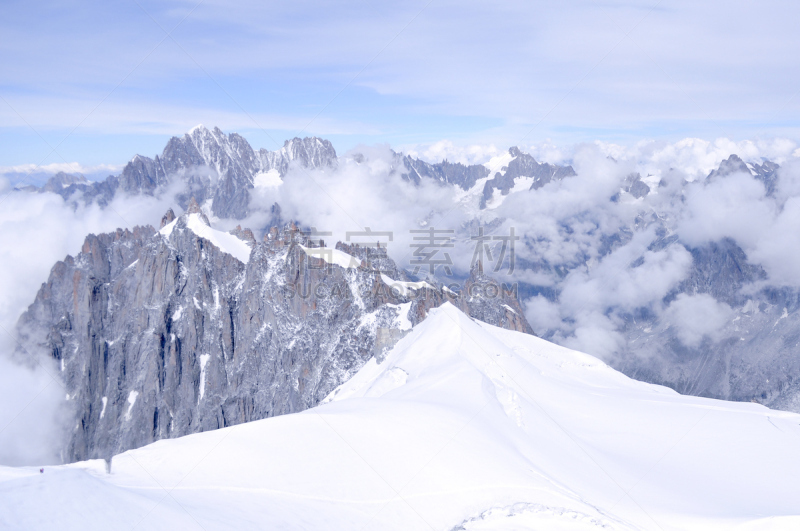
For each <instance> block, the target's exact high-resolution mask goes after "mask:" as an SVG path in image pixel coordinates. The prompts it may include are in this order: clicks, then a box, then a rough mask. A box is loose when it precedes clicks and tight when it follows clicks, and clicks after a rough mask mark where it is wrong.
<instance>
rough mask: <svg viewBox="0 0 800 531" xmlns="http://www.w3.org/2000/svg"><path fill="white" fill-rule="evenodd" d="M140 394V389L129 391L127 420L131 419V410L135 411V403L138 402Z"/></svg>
mask: <svg viewBox="0 0 800 531" xmlns="http://www.w3.org/2000/svg"><path fill="white" fill-rule="evenodd" d="M138 396H139V391H131V392H130V393H128V411H126V412H125V420H131V411H133V405H134V404H135V403H136V397H138Z"/></svg>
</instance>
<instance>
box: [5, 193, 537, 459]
mask: <svg viewBox="0 0 800 531" xmlns="http://www.w3.org/2000/svg"><path fill="white" fill-rule="evenodd" d="M161 225H162V226H161V228H160V229H159V230H156V229H155V228H153V227H150V226H146V227H136V228H134V229H133V230H127V229H126V230H122V229H119V230H117V231H116V232H115V233H110V234H100V235H97V236H95V235H89V236H88V237H87V238H86V241H85V243H84V245H83V248H82V249H81V252H80V253H79V254H78V255H77V256H75V257H72V256H68V257H67V258H66V259H65V260H63V261H60V262H58V263H57V264H56V265H55V266H53V269H52V271H51V274H50V277H49V279H48V280H47V282H46V283H45V284H43V285H42V287H41V289H40V290H39V293H38V294H37V296H36V299H35V301H34V302H33V304H32V305H31V306H30V308H29V309H28V310H27V311H26V312H25V313H24V314H23V315H22V317H21V318H20V320H19V324H18V335H19V336H20V337H21V338H22V343H23V344H24V345H25V348H24V349H23V350H22V351H21V352H20V355H24V354H26V353H29V352H30V353H34V354H33V355H36V354H38V353H40V354H41V355H44V356H51V357H52V358H55V359H56V360H57V361H58V362H59V363H60V367H61V377H62V378H63V379H64V382H65V384H66V388H67V392H68V402H69V404H70V405H71V406H72V411H73V414H74V419H75V422H74V423H72V424H71V425H73V426H74V429H73V430H72V432H71V433H70V438H69V442H68V445H67V448H66V450H65V452H64V456H63V457H64V459H65V460H66V461H76V460H83V459H88V458H95V457H107V456H109V455H113V454H116V453H119V452H121V451H124V450H128V449H130V448H136V447H139V446H142V445H145V444H148V443H150V442H153V441H156V440H159V439H162V438H172V437H179V436H182V435H187V434H190V433H196V432H200V431H208V430H213V429H218V428H223V427H226V426H232V425H236V424H239V423H242V422H248V421H252V420H257V419H262V418H266V417H271V416H275V415H282V414H286V413H292V412H296V411H302V410H304V409H307V408H309V407H312V406H314V405H316V404H318V403H319V402H320V401H321V400H322V399H323V398H325V396H327V395H328V394H329V393H330V392H331V391H332V390H333V389H334V388H336V386H338V385H339V384H341V383H342V382H344V381H346V380H347V379H348V378H349V377H350V376H351V375H352V374H354V373H355V372H356V371H357V370H358V369H360V368H361V367H362V366H363V365H364V364H365V363H367V361H368V360H370V359H372V358H373V357H376V356H377V357H378V358H380V356H382V355H383V354H382V353H383V350H384V347H387V346H390V345H392V344H393V342H395V341H396V340H397V339H399V337H401V336H402V335H403V334H404V333H406V332H407V331H408V330H409V329H410V328H411V327H412V325H415V324H417V323H419V322H420V321H422V320H423V319H424V318H425V316H426V314H427V312H428V311H429V310H430V308H432V307H436V306H439V305H441V304H443V303H444V302H447V301H450V302H452V303H454V304H456V305H457V306H459V307H460V308H462V309H464V310H465V311H467V312H468V313H469V314H470V315H473V316H475V317H476V318H479V319H482V320H484V321H486V322H490V323H493V324H497V325H499V326H503V327H506V328H509V329H513V330H519V331H522V332H528V333H530V332H531V329H530V326H529V325H528V323H527V321H526V320H525V317H524V313H523V311H522V308H521V306H520V305H519V303H518V302H517V300H516V297H515V294H514V293H513V292H512V291H511V290H510V288H508V289H507V288H506V287H505V286H503V285H500V284H497V283H496V282H494V281H492V280H491V279H489V278H488V277H486V276H485V275H483V273H482V269H481V268H480V267H476V268H475V270H474V271H473V274H472V275H471V277H470V278H469V279H468V280H467V284H466V288H468V289H467V290H466V291H465V292H464V294H463V295H462V294H459V293H456V292H454V291H451V290H450V289H446V288H444V287H441V286H436V285H432V284H431V283H429V282H414V281H410V280H409V279H408V278H407V277H406V276H405V273H404V272H403V271H401V270H398V268H397V267H396V265H395V263H394V262H393V261H392V260H391V259H390V258H389V257H388V256H387V254H386V249H385V248H381V247H377V248H372V247H360V246H358V245H346V244H341V243H340V244H337V245H336V246H335V248H326V247H325V246H324V242H322V241H321V240H318V239H311V237H310V235H309V234H307V233H304V232H302V231H300V230H299V229H298V228H297V227H296V226H294V225H289V226H287V227H285V228H284V229H283V230H279V229H278V228H277V227H273V228H272V229H271V230H270V231H268V232H267V233H266V234H265V236H264V238H263V240H262V241H260V242H259V241H256V239H255V238H254V236H253V234H252V232H251V231H249V230H247V229H241V228H238V229H236V230H235V231H233V234H230V233H225V232H221V231H218V230H215V229H214V228H212V227H211V226H210V224H209V221H208V218H207V216H206V215H205V213H204V212H203V211H202V209H201V208H200V207H199V205H198V204H197V202H195V201H194V200H191V202H190V204H189V205H188V209H187V210H186V212H185V213H184V214H182V215H181V216H179V217H177V218H176V217H175V215H174V213H173V212H172V211H171V210H170V211H169V212H167V214H166V215H165V216H164V219H163V220H162V223H161ZM490 285H492V286H491V287H490Z"/></svg>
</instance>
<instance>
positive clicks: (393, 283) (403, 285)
mask: <svg viewBox="0 0 800 531" xmlns="http://www.w3.org/2000/svg"><path fill="white" fill-rule="evenodd" d="M381 280H383V283H384V284H386V285H387V286H389V287H390V288H392V289H396V290H397V291H399V292H400V295H401V296H403V297H405V296H406V295H407V294H408V290H411V289H413V290H415V291H416V290H418V289H425V288H427V289H436V288H434V287H433V286H431V285H430V284H428V283H427V282H424V281H423V282H404V281H402V280H393V279H392V278H391V277H390V276H388V275H385V274H383V273H381Z"/></svg>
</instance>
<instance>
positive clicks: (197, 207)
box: [186, 196, 203, 214]
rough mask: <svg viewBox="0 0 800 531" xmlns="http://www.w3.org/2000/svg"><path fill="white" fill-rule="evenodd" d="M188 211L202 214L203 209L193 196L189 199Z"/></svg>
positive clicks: (188, 212)
mask: <svg viewBox="0 0 800 531" xmlns="http://www.w3.org/2000/svg"><path fill="white" fill-rule="evenodd" d="M186 213H187V214H202V213H203V210H202V209H201V208H200V205H198V204H197V199H195V198H194V196H192V198H191V199H190V200H189V204H188V205H187V206H186Z"/></svg>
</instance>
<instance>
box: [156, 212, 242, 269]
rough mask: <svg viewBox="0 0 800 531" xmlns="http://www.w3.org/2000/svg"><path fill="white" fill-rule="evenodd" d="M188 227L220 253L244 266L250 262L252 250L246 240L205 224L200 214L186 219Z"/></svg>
mask: <svg viewBox="0 0 800 531" xmlns="http://www.w3.org/2000/svg"><path fill="white" fill-rule="evenodd" d="M186 226H187V227H188V228H189V230H191V231H192V232H194V233H195V234H197V235H198V236H200V237H201V238H204V239H206V240H208V241H210V242H211V243H213V244H214V245H215V246H216V247H217V248H219V250H220V251H222V252H223V253H227V254H229V255H231V256H233V257H234V258H236V259H237V260H239V261H240V262H242V263H243V264H246V263H247V262H248V261H249V260H250V251H251V249H250V246H249V245H247V243H246V242H245V241H244V240H240V239H239V238H237V237H236V236H234V235H233V234H228V233H227V232H222V231H219V230H215V229H212V228H211V227H209V226H208V225H206V224H205V222H204V221H203V219H202V218H201V217H200V214H189V215H188V216H187V218H186ZM165 228H166V227H165Z"/></svg>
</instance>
